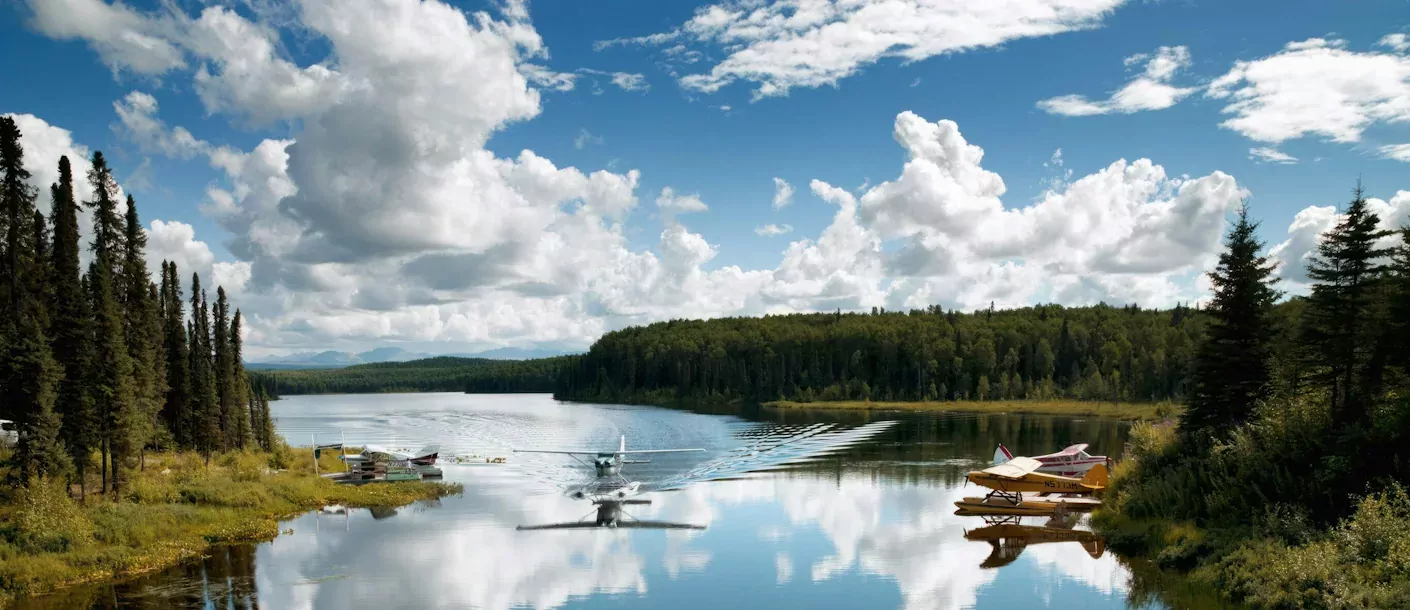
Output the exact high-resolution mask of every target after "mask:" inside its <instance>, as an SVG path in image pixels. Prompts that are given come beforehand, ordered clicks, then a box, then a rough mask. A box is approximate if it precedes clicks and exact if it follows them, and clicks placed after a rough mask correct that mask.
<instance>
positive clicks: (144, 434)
mask: <svg viewBox="0 0 1410 610" xmlns="http://www.w3.org/2000/svg"><path fill="white" fill-rule="evenodd" d="M122 246H123V263H122V275H121V277H120V284H121V286H120V289H119V290H118V291H117V292H116V295H115V296H116V297H117V299H118V301H119V303H120V304H121V307H122V310H123V313H124V315H123V336H124V337H125V338H126V340H127V353H128V358H129V359H131V360H132V392H133V399H134V400H135V401H136V402H135V403H134V406H133V408H134V409H135V411H134V413H133V419H132V422H133V426H134V428H133V435H134V437H133V442H134V443H135V447H134V449H135V450H136V451H138V452H139V453H140V454H141V455H142V456H143V457H144V458H145V456H146V453H145V448H146V447H147V446H148V445H151V444H153V443H154V442H155V441H156V439H157V431H158V428H157V426H156V425H155V424H156V420H157V414H158V412H159V411H160V409H161V405H162V402H163V398H164V395H165V393H166V379H165V377H164V375H162V371H163V370H164V369H165V363H164V362H162V360H163V354H162V353H161V352H162V337H161V336H160V325H161V321H160V320H159V319H158V317H157V303H156V299H155V298H153V297H152V296H151V292H152V290H151V277H150V276H149V275H148V273H147V259H146V254H145V252H144V250H145V249H146V247H147V234H146V233H145V232H144V231H143V230H142V223H141V221H140V220H139V219H138V215H137V203H136V202H135V201H133V199H132V196H131V195H128V197H127V213H126V216H125V218H124V224H123V244H122ZM144 464H145V459H144Z"/></svg>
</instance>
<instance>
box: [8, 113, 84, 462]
mask: <svg viewBox="0 0 1410 610" xmlns="http://www.w3.org/2000/svg"><path fill="white" fill-rule="evenodd" d="M20 135H21V134H20V131H19V128H18V127H17V126H16V125H15V122H14V120H13V119H11V118H9V117H0V189H3V190H0V203H3V205H0V216H3V218H4V220H3V226H4V230H5V240H4V241H5V246H4V256H3V261H0V283H3V284H4V286H5V290H6V293H5V295H4V296H5V297H6V298H5V299H4V305H3V307H4V313H5V316H4V320H3V322H0V334H3V336H4V340H3V341H2V342H0V343H2V344H3V346H4V350H3V352H0V385H3V387H0V392H3V398H0V400H3V401H4V403H3V404H4V409H3V411H4V412H5V413H7V414H8V415H9V416H10V417H9V419H12V420H13V421H15V423H16V424H18V427H19V431H18V432H19V444H18V447H17V448H16V451H15V460H16V462H17V463H18V465H19V469H18V472H17V474H19V475H20V476H21V477H22V478H23V480H24V481H25V482H28V481H29V480H30V479H31V478H32V477H36V476H45V475H48V476H62V475H65V474H67V470H68V459H67V454H66V453H65V451H64V448H63V444H62V442H61V441H60V440H59V420H58V417H57V416H56V414H55V413H54V401H55V399H56V398H57V391H58V385H59V378H60V369H59V366H58V364H57V363H56V362H55V361H54V358H53V355H52V352H51V349H52V348H51V346H50V345H49V339H48V337H46V336H45V335H44V320H45V319H46V318H47V315H46V313H45V308H46V306H47V303H46V302H45V299H44V297H43V294H42V289H43V284H42V278H43V277H44V276H45V275H47V273H46V271H45V269H46V268H47V267H48V264H49V263H48V261H47V260H45V259H44V257H43V256H41V254H42V250H41V248H43V247H44V244H42V243H40V242H41V241H42V238H43V234H44V231H43V224H44V218H43V216H42V215H40V214H39V212H38V211H37V210H36V209H35V206H34V199H35V194H34V190H33V189H32V188H30V186H29V185H28V184H27V183H26V182H25V180H26V179H28V178H29V176H30V174H29V171H27V170H26V169H25V167H24V147H23V145H22V144H21V142H20ZM36 222H37V223H38V224H39V226H38V227H36V226H35V223H36Z"/></svg>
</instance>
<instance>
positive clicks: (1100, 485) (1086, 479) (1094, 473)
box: [1082, 464, 1108, 489]
mask: <svg viewBox="0 0 1410 610" xmlns="http://www.w3.org/2000/svg"><path fill="white" fill-rule="evenodd" d="M1107 482H1108V481H1107V472H1106V464H1097V465H1096V466H1093V467H1092V469H1091V470H1088V471H1087V474H1084V475H1082V484H1083V485H1086V486H1088V487H1093V488H1096V489H1105V488H1106V486H1107Z"/></svg>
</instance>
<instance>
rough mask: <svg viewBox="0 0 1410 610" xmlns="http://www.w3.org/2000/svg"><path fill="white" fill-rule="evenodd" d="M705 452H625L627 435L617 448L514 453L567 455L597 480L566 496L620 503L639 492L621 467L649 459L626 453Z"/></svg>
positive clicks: (680, 451)
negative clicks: (589, 461)
mask: <svg viewBox="0 0 1410 610" xmlns="http://www.w3.org/2000/svg"><path fill="white" fill-rule="evenodd" d="M695 451H704V449H634V450H631V451H627V437H626V436H622V438H621V442H620V444H618V445H617V450H616V451H573V450H560V449H515V450H514V452H515V453H551V454H557V455H566V456H569V457H571V458H573V459H574V460H576V461H577V462H578V463H580V464H582V465H584V466H588V467H590V468H592V469H593V471H594V472H595V473H596V475H597V479H596V480H595V481H593V482H591V483H588V484H587V485H584V486H582V487H578V488H576V489H574V490H572V491H570V492H569V494H568V495H570V496H572V497H574V498H577V499H580V500H581V499H591V500H593V501H594V502H612V501H616V502H620V501H622V500H625V499H627V498H629V497H631V496H634V495H636V494H637V493H639V492H640V491H641V482H640V481H631V480H628V479H627V478H626V477H625V476H623V475H622V466H624V465H627V464H649V463H650V461H649V460H629V459H626V456H628V455H642V454H651V453H687V452H695ZM581 456H593V459H592V463H591V464H589V463H588V462H586V461H584V460H583V459H582V458H581Z"/></svg>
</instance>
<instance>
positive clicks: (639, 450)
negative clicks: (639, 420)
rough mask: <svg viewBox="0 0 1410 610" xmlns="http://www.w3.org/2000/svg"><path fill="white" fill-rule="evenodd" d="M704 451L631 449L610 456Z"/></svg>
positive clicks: (614, 452)
mask: <svg viewBox="0 0 1410 610" xmlns="http://www.w3.org/2000/svg"><path fill="white" fill-rule="evenodd" d="M695 451H704V449H633V450H631V451H613V452H612V455H630V454H636V453H690V452H695Z"/></svg>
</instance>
